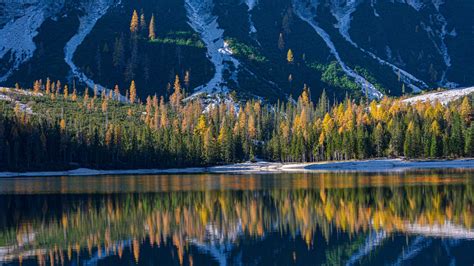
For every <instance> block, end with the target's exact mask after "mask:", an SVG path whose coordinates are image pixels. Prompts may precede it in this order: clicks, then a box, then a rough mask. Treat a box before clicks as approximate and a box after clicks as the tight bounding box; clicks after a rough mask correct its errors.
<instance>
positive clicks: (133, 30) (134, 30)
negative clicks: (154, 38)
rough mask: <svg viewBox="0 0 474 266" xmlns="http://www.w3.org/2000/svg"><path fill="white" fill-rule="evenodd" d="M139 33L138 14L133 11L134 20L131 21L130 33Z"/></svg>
mask: <svg viewBox="0 0 474 266" xmlns="http://www.w3.org/2000/svg"><path fill="white" fill-rule="evenodd" d="M137 31H138V13H137V11H136V10H133V14H132V20H131V21H130V32H131V33H137Z"/></svg>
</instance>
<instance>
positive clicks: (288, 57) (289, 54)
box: [286, 49, 295, 64]
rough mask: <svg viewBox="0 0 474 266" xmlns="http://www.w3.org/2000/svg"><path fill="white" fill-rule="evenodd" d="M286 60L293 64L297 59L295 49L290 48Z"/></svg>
mask: <svg viewBox="0 0 474 266" xmlns="http://www.w3.org/2000/svg"><path fill="white" fill-rule="evenodd" d="M286 61H287V62H288V64H293V62H294V61H295V57H294V56H293V51H292V50H291V49H289V50H288V53H287V54H286Z"/></svg>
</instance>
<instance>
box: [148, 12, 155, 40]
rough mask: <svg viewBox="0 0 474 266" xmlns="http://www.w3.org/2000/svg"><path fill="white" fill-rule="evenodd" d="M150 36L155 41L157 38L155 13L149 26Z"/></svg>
mask: <svg viewBox="0 0 474 266" xmlns="http://www.w3.org/2000/svg"><path fill="white" fill-rule="evenodd" d="M148 38H150V40H152V41H154V40H155V38H156V32H155V15H151V20H150V26H149V27H148Z"/></svg>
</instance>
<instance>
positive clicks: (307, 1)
mask: <svg viewBox="0 0 474 266" xmlns="http://www.w3.org/2000/svg"><path fill="white" fill-rule="evenodd" d="M318 2H319V1H318V0H293V7H294V10H295V13H296V15H297V16H298V17H299V18H301V19H302V20H303V21H305V22H307V23H308V24H309V25H310V26H311V27H312V28H313V29H314V30H315V31H316V33H317V34H318V35H319V36H320V37H321V38H322V39H323V40H324V42H325V43H326V45H327V47H328V48H329V50H330V51H331V53H332V54H333V56H334V57H335V58H336V60H337V61H338V63H339V65H340V66H341V68H342V70H343V71H344V72H345V73H346V74H347V75H348V76H349V77H352V78H353V79H354V80H355V82H356V83H357V84H359V86H361V87H362V88H363V90H364V91H365V92H367V93H368V95H369V96H370V97H371V98H382V96H383V94H382V93H381V92H380V91H378V90H377V88H375V86H374V85H373V84H371V83H370V82H369V81H367V80H366V79H365V78H364V77H362V76H360V75H359V74H357V73H356V72H355V71H354V70H352V69H350V68H349V67H348V66H347V65H346V64H345V63H344V62H343V61H342V59H341V57H340V56H339V53H338V51H337V49H336V47H335V45H334V43H333V42H332V40H331V38H330V36H329V34H328V33H327V32H326V31H324V30H323V29H322V28H321V27H319V25H318V23H317V22H316V20H315V18H316V9H317V7H318Z"/></svg>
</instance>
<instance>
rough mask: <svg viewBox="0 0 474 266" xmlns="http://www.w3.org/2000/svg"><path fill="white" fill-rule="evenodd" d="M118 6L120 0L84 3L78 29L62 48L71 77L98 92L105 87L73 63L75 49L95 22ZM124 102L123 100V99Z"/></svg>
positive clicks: (81, 7) (92, 0)
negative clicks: (111, 8) (110, 9)
mask: <svg viewBox="0 0 474 266" xmlns="http://www.w3.org/2000/svg"><path fill="white" fill-rule="evenodd" d="M117 4H120V0H91V1H89V2H84V3H83V4H82V5H81V6H80V9H81V11H82V14H84V15H83V16H81V17H80V18H79V28H78V29H77V32H76V34H75V35H74V36H73V37H72V38H71V39H70V40H69V42H67V43H66V46H65V47H64V54H65V57H64V60H65V61H66V63H67V64H68V65H69V67H70V68H71V72H72V75H73V76H74V77H76V78H77V79H78V80H79V81H80V82H83V83H85V84H86V85H87V86H89V87H90V88H97V89H98V91H103V90H106V88H105V87H103V86H101V85H99V84H96V83H95V82H94V81H93V80H92V79H90V78H89V77H87V75H86V74H85V73H84V72H82V71H81V70H80V69H79V67H77V66H76V64H75V63H74V61H73V58H74V54H75V53H76V50H77V47H78V46H79V45H80V44H81V43H82V42H83V41H84V39H85V38H86V37H87V35H88V34H89V33H90V32H91V31H92V29H93V28H94V26H95V24H96V23H97V21H98V20H99V19H100V18H101V17H102V16H103V15H104V14H105V13H107V10H108V9H109V8H110V7H112V6H114V5H117ZM123 100H125V99H123Z"/></svg>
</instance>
